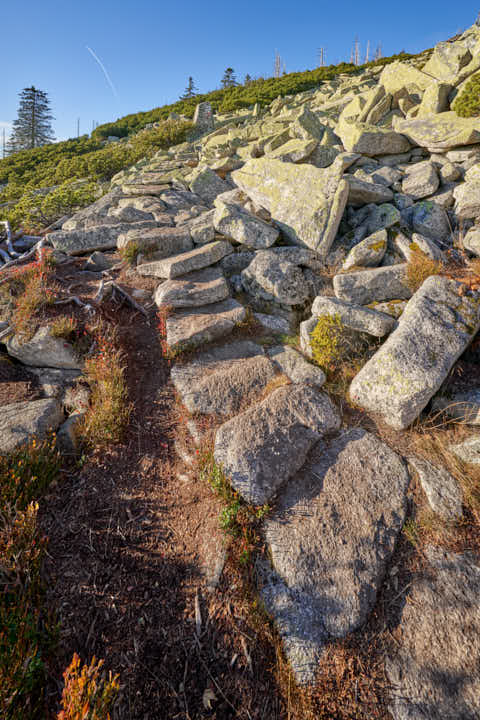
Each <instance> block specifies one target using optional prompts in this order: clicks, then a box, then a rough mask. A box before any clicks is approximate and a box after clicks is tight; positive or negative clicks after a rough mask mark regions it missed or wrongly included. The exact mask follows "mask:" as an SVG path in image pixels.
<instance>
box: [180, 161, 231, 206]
mask: <svg viewBox="0 0 480 720" xmlns="http://www.w3.org/2000/svg"><path fill="white" fill-rule="evenodd" d="M190 189H191V191H192V192H193V193H195V194H196V195H198V196H199V197H200V198H201V199H202V200H203V201H204V202H206V203H208V204H209V205H212V204H213V201H214V200H215V198H216V197H217V195H221V194H222V193H224V192H227V191H228V190H231V187H230V185H228V184H227V183H226V182H225V180H222V178H221V177H219V176H218V175H217V173H216V172H215V171H214V170H211V169H210V168H208V167H199V168H197V169H195V170H194V171H193V173H192V178H191V180H190Z"/></svg>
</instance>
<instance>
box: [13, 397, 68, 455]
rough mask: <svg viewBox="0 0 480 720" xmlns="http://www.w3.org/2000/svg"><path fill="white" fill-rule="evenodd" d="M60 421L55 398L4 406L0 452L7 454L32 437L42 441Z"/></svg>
mask: <svg viewBox="0 0 480 720" xmlns="http://www.w3.org/2000/svg"><path fill="white" fill-rule="evenodd" d="M62 420H63V411H62V406H61V404H60V402H59V401H58V400H57V399H56V398H45V399H43V400H33V401H31V402H28V401H26V402H19V403H12V404H11V405H4V406H3V407H2V412H1V414H0V452H2V453H9V452H11V451H12V450H15V448H17V447H20V446H21V445H24V444H25V443H27V442H29V441H30V440H31V439H32V438H33V437H34V436H35V437H37V438H39V439H43V438H44V437H45V436H46V435H47V433H48V432H50V431H54V430H56V429H57V427H58V426H59V425H60V423H61V422H62Z"/></svg>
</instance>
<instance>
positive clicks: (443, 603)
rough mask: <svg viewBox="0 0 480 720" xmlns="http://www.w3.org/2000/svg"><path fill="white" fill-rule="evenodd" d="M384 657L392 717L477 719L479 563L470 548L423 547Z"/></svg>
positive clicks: (479, 707)
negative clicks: (392, 642) (421, 566)
mask: <svg viewBox="0 0 480 720" xmlns="http://www.w3.org/2000/svg"><path fill="white" fill-rule="evenodd" d="M423 554H424V556H425V558H426V560H427V563H428V564H427V566H426V568H425V571H424V572H423V573H415V575H414V576H413V578H412V584H411V587H410V588H409V594H408V602H404V603H403V607H402V609H401V615H400V630H401V632H400V634H399V636H398V641H397V642H396V643H395V649H394V650H393V651H392V652H391V654H390V657H389V658H388V659H387V663H386V666H387V673H388V679H389V681H390V684H391V686H392V696H393V697H392V704H391V706H390V712H391V714H392V716H393V718H394V720H420V719H421V720H439V718H442V720H460V719H461V720H477V718H478V717H479V714H480V675H479V673H478V666H479V663H480V641H479V638H480V606H479V603H478V598H479V596H480V567H479V562H478V559H477V558H476V557H475V556H474V555H473V554H471V553H465V554H463V555H461V554H458V555H457V554H454V553H450V552H446V551H445V550H443V549H442V548H440V547H432V546H427V547H426V548H425V549H424V550H423Z"/></svg>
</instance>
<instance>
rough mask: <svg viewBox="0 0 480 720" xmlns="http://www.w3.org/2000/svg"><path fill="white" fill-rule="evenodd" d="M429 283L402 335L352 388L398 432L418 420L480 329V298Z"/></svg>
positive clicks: (413, 303) (403, 322) (437, 280)
mask: <svg viewBox="0 0 480 720" xmlns="http://www.w3.org/2000/svg"><path fill="white" fill-rule="evenodd" d="M459 289H460V283H457V282H455V281H454V280H450V279H448V278H446V277H440V276H432V277H429V278H428V279H427V280H426V281H425V282H424V283H423V285H422V287H421V288H420V290H418V291H417V292H416V293H415V295H414V296H413V298H412V299H411V300H410V302H409V303H408V305H407V307H406V308H405V310H404V311H403V314H402V316H401V318H400V320H399V324H398V327H397V329H396V330H395V331H394V332H393V333H392V335H390V337H389V338H388V340H387V341H386V342H385V343H384V344H383V345H382V347H381V348H380V350H378V351H377V352H376V353H375V355H374V356H373V357H372V358H371V359H370V360H369V361H368V362H367V364H366V365H365V366H364V367H363V368H362V369H361V370H360V372H359V373H358V375H356V377H355V378H354V379H353V381H352V384H351V386H350V398H351V399H352V401H353V402H354V403H356V404H357V405H359V406H360V407H362V408H364V409H365V410H368V411H370V412H373V413H377V414H379V415H380V416H381V417H382V418H383V420H384V421H385V422H386V423H387V424H388V425H390V426H392V427H394V428H395V429H397V430H403V429H405V428H406V427H408V426H409V425H410V424H411V423H412V422H413V420H415V418H417V417H418V416H419V415H420V413H421V411H422V410H423V409H424V407H425V406H426V405H427V403H428V401H429V400H430V399H431V397H432V396H433V395H434V394H435V393H436V392H437V390H438V389H439V387H440V386H441V384H442V383H443V381H444V380H445V378H446V377H447V375H448V373H449V372H450V369H451V368H452V366H453V364H454V362H455V361H456V360H457V359H458V358H459V357H460V355H461V354H462V353H463V352H464V350H465V349H466V348H467V347H468V345H469V344H470V342H471V341H472V339H473V337H474V335H475V333H476V332H477V330H478V328H479V327H480V313H479V305H480V295H479V294H478V293H477V294H476V295H475V296H474V297H467V296H465V295H463V296H462V295H460V294H459Z"/></svg>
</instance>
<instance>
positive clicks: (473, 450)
mask: <svg viewBox="0 0 480 720" xmlns="http://www.w3.org/2000/svg"><path fill="white" fill-rule="evenodd" d="M449 450H450V452H452V453H453V454H454V455H456V456H457V457H458V458H460V460H461V461H462V462H464V463H465V464H466V465H479V464H480V436H479V435H473V436H472V437H469V438H468V439H467V440H465V441H464V442H462V443H458V445H450V448H449Z"/></svg>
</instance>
